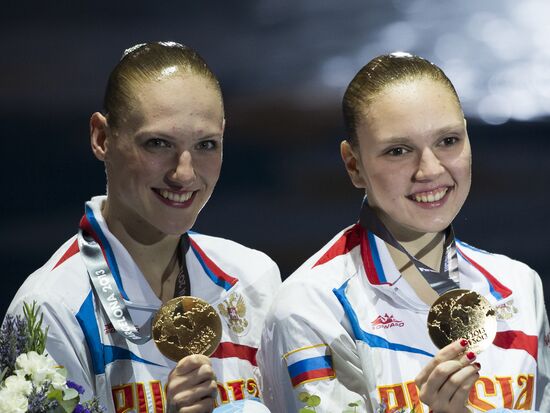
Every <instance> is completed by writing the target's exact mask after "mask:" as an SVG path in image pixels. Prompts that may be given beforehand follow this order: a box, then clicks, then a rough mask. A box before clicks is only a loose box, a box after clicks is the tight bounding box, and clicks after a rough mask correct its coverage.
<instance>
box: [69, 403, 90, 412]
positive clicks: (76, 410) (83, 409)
mask: <svg viewBox="0 0 550 413" xmlns="http://www.w3.org/2000/svg"><path fill="white" fill-rule="evenodd" d="M73 413H90V411H89V410H88V409H86V408H85V407H84V406H82V405H81V404H77V405H76V407H75V408H74V410H73Z"/></svg>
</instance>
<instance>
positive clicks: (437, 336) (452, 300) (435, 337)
mask: <svg viewBox="0 0 550 413" xmlns="http://www.w3.org/2000/svg"><path fill="white" fill-rule="evenodd" d="M496 331H497V320H496V312H495V309H494V308H493V306H492V305H491V304H490V303H489V302H488V301H487V300H486V299H485V297H483V296H482V295H480V294H478V293H476V292H475V291H470V290H462V289H456V290H451V291H448V292H446V293H445V294H443V295H442V296H440V297H439V298H438V299H437V300H436V301H435V303H434V304H433V305H432V307H431V308H430V312H429V314H428V332H429V334H430V338H431V339H432V341H433V343H434V344H435V345H436V347H437V348H440V349H441V348H443V347H445V346H446V345H448V344H451V343H452V342H453V341H455V340H458V339H459V338H465V339H467V340H468V341H469V343H470V346H469V350H471V351H473V352H475V353H480V352H481V351H483V350H485V349H486V348H487V347H489V346H490V345H491V344H492V343H493V340H494V339H495V335H496Z"/></svg>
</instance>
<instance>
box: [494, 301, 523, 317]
mask: <svg viewBox="0 0 550 413" xmlns="http://www.w3.org/2000/svg"><path fill="white" fill-rule="evenodd" d="M495 310H496V313H497V320H510V319H511V318H512V317H514V315H515V314H517V313H518V309H517V307H516V306H515V305H514V300H510V301H507V302H505V303H504V304H500V305H497V306H496V308H495Z"/></svg>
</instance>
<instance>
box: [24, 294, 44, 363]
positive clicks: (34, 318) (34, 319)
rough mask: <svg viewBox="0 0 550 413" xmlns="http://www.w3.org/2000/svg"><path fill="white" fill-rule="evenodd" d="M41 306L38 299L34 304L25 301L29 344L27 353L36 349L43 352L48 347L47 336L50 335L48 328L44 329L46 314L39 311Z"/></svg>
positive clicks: (40, 352) (39, 352)
mask: <svg viewBox="0 0 550 413" xmlns="http://www.w3.org/2000/svg"><path fill="white" fill-rule="evenodd" d="M39 311H40V306H37V305H36V301H33V302H32V304H27V303H23V315H24V316H25V320H26V321H27V346H26V349H25V353H28V352H29V351H36V352H37V353H38V354H43V353H44V350H45V349H46V337H47V336H48V328H46V330H44V331H43V330H42V321H43V320H44V314H40V318H39V317H38V313H39Z"/></svg>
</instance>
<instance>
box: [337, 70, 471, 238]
mask: <svg viewBox="0 0 550 413" xmlns="http://www.w3.org/2000/svg"><path fill="white" fill-rule="evenodd" d="M365 113H366V114H365V115H364V116H363V119H362V121H360V123H359V126H358V128H357V136H358V147H357V148H352V147H350V146H349V145H348V144H347V143H346V142H344V143H343V144H342V156H343V158H344V161H345V163H346V167H347V169H348V172H349V173H350V176H351V178H352V181H353V182H354V184H355V185H356V186H358V187H361V188H365V190H366V194H367V199H368V202H369V204H370V205H371V206H372V207H373V208H375V209H376V210H377V212H378V213H379V215H380V217H381V219H382V220H383V221H384V223H385V224H386V225H387V226H388V228H389V229H390V231H392V233H394V235H395V236H396V237H410V236H416V235H421V234H423V233H434V232H439V231H442V230H443V229H445V228H446V227H447V226H448V225H449V224H450V223H451V222H452V220H453V219H454V217H455V216H456V215H457V214H458V212H459V210H460V208H461V207H462V205H463V204H464V201H465V200H466V197H467V196H468V192H469V190H470V180H471V151H470V143H469V140H468V134H467V131H466V123H465V120H464V115H463V113H462V110H461V108H460V106H459V103H458V102H457V99H456V97H455V96H454V94H453V93H452V92H451V91H450V90H449V89H447V87H446V86H444V85H443V84H442V83H440V82H437V81H434V80H431V79H426V78H421V79H417V80H413V81H408V82H405V83H399V84H395V85H390V86H388V87H387V88H386V89H385V90H384V91H383V92H382V93H381V94H380V95H378V96H376V97H375V98H374V100H373V101H372V102H371V104H370V105H369V107H368V108H367V111H366V112H365Z"/></svg>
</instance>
